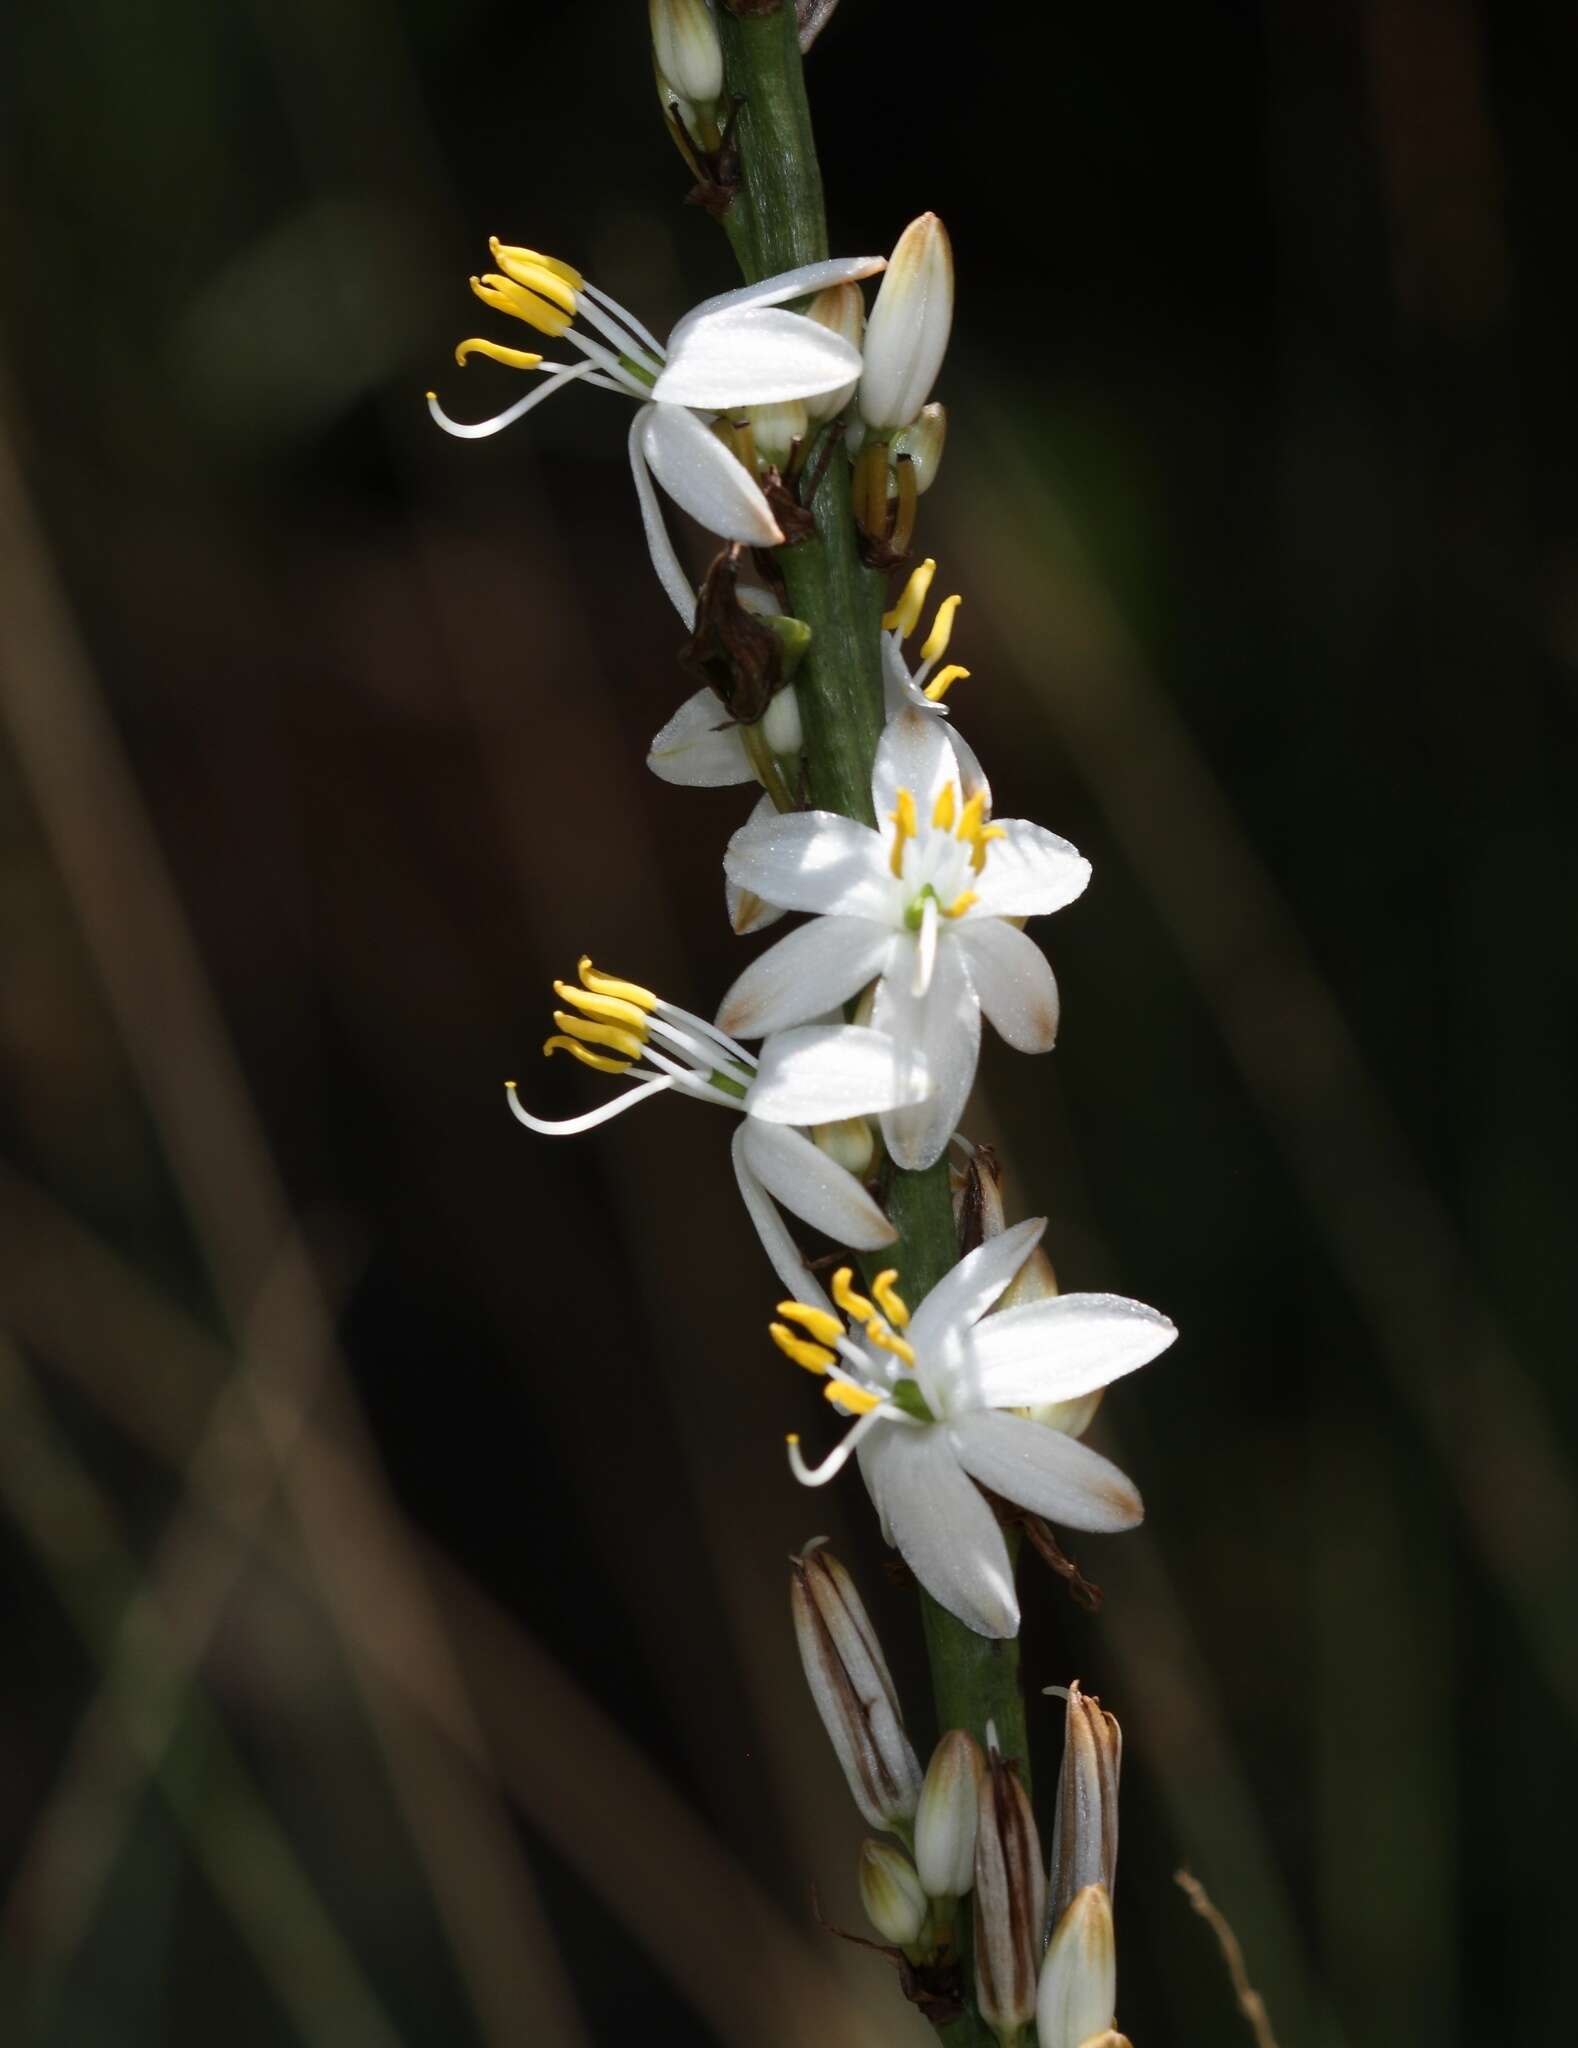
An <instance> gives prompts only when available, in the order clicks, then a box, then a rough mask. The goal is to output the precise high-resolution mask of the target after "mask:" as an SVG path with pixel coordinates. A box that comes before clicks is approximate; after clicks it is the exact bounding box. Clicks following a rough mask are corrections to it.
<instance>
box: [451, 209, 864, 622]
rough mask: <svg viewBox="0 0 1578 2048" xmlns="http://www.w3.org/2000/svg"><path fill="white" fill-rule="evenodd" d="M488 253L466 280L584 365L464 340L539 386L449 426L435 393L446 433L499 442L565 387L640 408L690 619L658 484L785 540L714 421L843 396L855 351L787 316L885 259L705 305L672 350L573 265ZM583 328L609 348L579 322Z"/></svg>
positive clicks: (646, 464) (744, 526)
mask: <svg viewBox="0 0 1578 2048" xmlns="http://www.w3.org/2000/svg"><path fill="white" fill-rule="evenodd" d="M488 246H489V248H490V249H491V250H492V252H493V259H494V261H495V262H496V263H497V264H498V266H499V268H498V270H497V271H496V272H490V273H489V274H488V275H486V276H484V277H474V278H473V279H472V280H471V289H472V290H473V291H474V292H475V293H476V295H477V297H478V298H479V299H481V301H482V302H483V304H484V305H486V306H493V307H495V308H496V309H497V310H498V311H499V312H501V313H508V314H510V315H511V316H512V317H513V318H515V319H517V320H521V321H524V322H525V323H526V325H527V326H528V327H532V328H535V329H536V330H537V332H538V333H540V334H546V335H550V336H552V337H553V338H554V339H556V340H558V339H562V340H563V341H565V342H566V343H567V344H568V345H569V346H570V347H572V348H575V349H578V350H579V351H580V353H581V355H582V356H583V357H584V359H585V360H584V361H582V362H579V363H545V362H544V360H543V358H542V357H541V356H540V355H538V354H536V353H535V352H534V351H532V350H529V349H517V348H508V347H505V346H504V345H503V344H502V343H499V342H494V341H485V340H471V341H463V342H462V343H461V344H460V346H459V347H458V348H457V349H456V351H455V359H456V361H457V362H459V363H462V364H463V363H464V362H465V361H466V358H467V357H468V356H472V355H484V356H491V357H492V358H493V359H494V361H495V362H501V363H507V364H509V365H511V367H513V368H515V369H518V370H543V371H545V373H546V374H545V377H544V381H543V383H542V384H541V385H540V386H539V387H538V388H537V389H536V390H535V391H533V392H531V393H530V394H529V395H528V396H527V397H525V398H522V399H517V400H516V402H515V404H514V405H511V406H507V407H506V408H505V410H504V411H503V412H501V413H497V414H495V416H494V417H493V418H492V419H487V420H481V421H478V422H477V423H476V424H475V425H474V426H467V425H463V424H462V423H460V422H459V421H456V420H452V419H451V418H450V417H449V415H448V414H447V413H446V412H445V411H444V410H443V408H442V407H441V406H440V405H439V403H438V400H437V398H436V397H435V396H434V394H433V393H432V392H429V393H428V397H427V402H428V409H429V411H430V412H431V413H432V415H433V417H434V419H435V420H436V421H437V422H438V424H439V425H440V426H441V427H442V428H443V429H444V431H445V432H446V433H449V434H455V435H458V436H459V437H460V438H461V439H462V440H469V441H475V440H480V439H482V438H483V437H484V436H486V435H488V434H496V433H498V432H499V430H500V429H501V428H503V427H507V426H509V425H510V423H511V422H512V421H514V420H517V419H519V418H520V417H521V415H522V414H523V413H527V412H530V411H531V409H532V407H533V406H534V405H540V404H541V403H542V401H543V400H544V399H545V398H551V397H552V396H553V394H554V393H555V392H556V391H558V390H559V389H560V388H561V387H562V386H563V385H565V384H569V383H577V382H579V383H586V384H591V385H594V386H596V388H597V389H598V390H600V391H614V392H618V393H620V394H621V395H623V396H625V397H627V398H634V399H636V400H637V401H638V402H639V405H640V409H639V411H638V412H637V413H636V416H635V418H634V419H633V420H632V421H631V423H630V466H631V471H632V473H633V475H634V477H635V485H636V495H637V497H638V498H639V500H640V504H641V517H642V522H643V524H644V526H645V528H646V537H647V545H648V547H649V549H650V550H651V554H652V565H653V567H654V568H655V569H656V571H657V573H658V579H659V581H660V582H661V583H662V585H663V588H664V590H665V591H666V592H667V593H668V595H669V597H670V598H671V600H672V601H673V603H674V606H675V608H676V610H677V611H678V612H679V614H680V616H681V617H682V618H683V619H684V621H685V623H686V624H687V625H692V624H694V622H695V615H696V597H695V592H694V591H693V590H692V589H691V587H690V582H689V579H688V578H687V577H686V575H685V572H684V570H683V568H682V567H681V566H680V561H679V557H678V556H677V555H676V554H675V552H674V548H673V544H672V542H671V541H670V540H669V537H668V531H667V529H666V527H665V526H664V524H663V515H662V513H661V511H660V510H659V508H658V502H657V495H656V493H655V492H654V491H653V488H652V478H653V477H654V476H655V477H656V478H657V480H658V482H659V483H660V484H661V485H662V486H663V488H664V490H666V491H667V492H668V494H669V496H670V497H671V498H673V500H674V501H675V503H676V504H677V505H680V506H681V507H683V509H684V510H685V511H687V512H688V513H690V515H691V517H692V518H694V519H696V520H697V521H699V522H700V524H701V525H702V526H704V527H706V528H707V529H708V530H709V532H712V533H716V534H719V535H721V536H722V537H723V538H724V539H726V540H738V541H743V542H746V543H747V544H748V545H750V546H753V547H776V546H778V545H779V544H780V543H781V542H782V540H783V534H782V532H781V531H780V530H779V526H778V522H777V520H776V519H775V518H774V517H773V514H772V509H771V507H770V506H769V505H768V503H767V500H766V498H765V497H764V496H763V495H762V492H761V490H760V488H759V486H758V485H757V482H756V479H755V477H753V476H752V475H751V474H750V472H749V471H748V470H747V469H746V468H745V467H744V466H743V464H741V463H740V462H739V461H738V460H736V458H735V456H734V455H733V454H732V453H731V452H730V450H729V449H727V448H726V447H725V446H724V445H723V443H722V442H721V441H720V440H719V439H718V438H717V436H716V435H715V434H713V433H712V431H711V429H710V426H709V425H708V421H709V420H710V418H711V417H712V416H713V415H714V414H715V413H717V412H719V411H732V410H734V409H735V408H737V407H741V406H750V405H774V404H778V403H780V402H782V401H785V400H790V399H802V398H808V397H814V396H817V395H819V394H820V393H822V392H824V391H834V390H837V389H838V388H839V387H840V386H842V385H844V384H847V383H848V381H849V379H850V378H851V376H854V375H857V374H858V373H859V369H860V352H859V350H858V349H855V348H853V347H851V346H850V344H849V343H848V342H847V341H845V340H844V339H843V338H842V337H841V336H840V335H838V334H835V333H833V332H831V331H830V330H829V329H828V328H826V327H823V326H821V325H819V324H818V323H817V322H816V321H814V320H808V319H806V318H805V317H804V316H803V315H801V314H799V313H786V312H783V311H782V310H780V309H781V307H782V304H783V301H784V300H786V299H798V298H803V297H805V296H806V295H807V294H809V293H813V292H819V291H821V290H823V289H824V288H825V287H827V286H829V285H835V284H845V283H851V282H853V281H854V280H856V279H859V278H862V277H871V276H873V275H874V274H875V273H876V272H877V271H879V270H881V269H882V267H883V263H884V259H883V258H882V257H880V256H853V257H846V258H836V259H834V260H833V261H831V262H826V263H807V264H803V265H802V266H801V267H800V268H799V269H798V270H786V271H781V272H780V273H779V274H778V275H777V276H776V277H768V278H764V279H763V280H762V281H761V283H760V284H751V285H742V286H740V287H739V288H738V289H737V290H735V291H730V292H722V293H720V294H719V295H718V296H717V297H716V298H711V299H704V300H703V301H702V303H701V304H700V305H699V306H696V307H694V308H693V309H692V310H691V311H690V312H689V313H687V314H686V315H685V317H684V319H683V320H681V321H680V322H679V324H678V326H677V327H676V328H675V329H674V331H673V333H672V334H670V336H669V338H668V343H667V346H666V347H665V346H664V344H662V343H660V342H659V341H657V340H656V339H655V337H654V336H653V335H652V334H651V333H650V332H649V331H648V330H647V329H646V328H645V327H643V326H642V324H641V322H640V321H639V320H638V319H637V318H636V317H635V315H634V314H633V313H630V312H627V311H626V309H625V308H624V307H623V306H621V305H620V304H619V302H618V301H617V300H616V299H612V298H610V297H609V296H608V294H607V293H606V292H602V291H599V290H598V288H597V287H596V285H593V284H589V283H588V282H587V280H586V279H585V278H584V277H583V276H582V275H581V273H580V272H579V271H578V270H576V269H574V268H573V267H572V266H571V265H570V264H568V263H561V262H559V261H558V260H557V259H556V258H555V257H552V256H543V255H541V254H539V253H538V251H536V250H535V249H524V248H518V247H513V246H511V245H509V244H507V243H504V242H501V241H499V239H498V238H497V236H495V237H494V238H493V240H492V241H491V242H490V243H489V245H488ZM577 319H579V320H580V321H582V322H583V323H584V324H585V326H587V327H589V328H591V329H592V331H593V333H594V334H596V335H599V336H601V337H602V338H601V340H593V339H592V337H591V335H588V334H583V333H581V332H580V331H579V330H578V329H577V328H576V327H574V326H572V324H571V323H572V321H574V320H577Z"/></svg>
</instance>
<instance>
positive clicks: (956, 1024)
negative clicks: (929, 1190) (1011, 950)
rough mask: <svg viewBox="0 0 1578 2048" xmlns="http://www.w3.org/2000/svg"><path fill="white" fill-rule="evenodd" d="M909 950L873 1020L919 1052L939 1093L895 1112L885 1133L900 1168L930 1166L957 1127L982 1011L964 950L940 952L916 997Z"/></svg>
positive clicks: (883, 989)
mask: <svg viewBox="0 0 1578 2048" xmlns="http://www.w3.org/2000/svg"><path fill="white" fill-rule="evenodd" d="M907 950H908V949H907V948H906V949H905V953H902V954H901V955H900V957H899V960H898V963H897V965H898V972H896V973H889V974H885V975H884V976H883V978H882V982H881V985H880V987H879V988H878V990H877V999H876V1002H875V1004H874V1005H873V1006H872V1013H871V1021H872V1023H873V1024H874V1025H875V1026H876V1027H877V1029H878V1030H879V1031H887V1032H890V1033H891V1034H892V1036H893V1037H894V1038H896V1039H897V1040H898V1041H899V1044H900V1045H901V1046H903V1047H904V1048H905V1049H906V1050H907V1051H908V1050H914V1051H917V1052H918V1053H919V1054H920V1057H921V1059H922V1060H923V1061H924V1062H925V1064H926V1070H927V1072H928V1073H929V1074H930V1075H931V1080H932V1088H933V1090H934V1091H935V1092H934V1093H933V1094H932V1096H931V1098H930V1100H929V1101H926V1102H923V1103H920V1104H918V1105H917V1106H916V1107H915V1108H914V1109H894V1110H889V1111H888V1112H887V1113H886V1115H884V1117H883V1119H882V1135H883V1137H884V1138H885V1139H886V1140H887V1145H888V1150H889V1151H890V1152H891V1153H892V1154H893V1157H894V1159H895V1160H896V1161H897V1162H898V1164H899V1165H900V1166H904V1167H909V1168H911V1169H912V1170H913V1169H917V1168H919V1167H923V1166H930V1165H931V1163H932V1161H933V1160H935V1159H939V1158H940V1157H941V1156H942V1152H943V1148H944V1147H945V1146H946V1145H947V1143H948V1140H949V1139H950V1138H951V1137H952V1136H953V1134H954V1132H955V1130H956V1129H957V1128H958V1124H959V1118H960V1116H961V1115H962V1114H963V1112H964V1105H965V1102H966V1100H967V1099H968V1097H969V1093H970V1084H971V1082H972V1081H974V1079H975V1063H976V1060H977V1058H978V1057H979V1055H980V1050H981V1006H980V1003H979V1002H978V1001H977V1000H976V994H975V988H974V985H973V984H972V983H971V980H970V976H969V973H968V970H967V969H966V967H965V964H964V956H963V955H962V954H961V953H960V951H959V949H958V947H957V946H955V945H952V944H946V945H941V946H939V947H938V948H937V965H936V969H935V971H934V973H933V975H932V979H931V987H930V988H929V989H928V990H927V991H926V994H925V995H924V996H916V995H913V994H912V993H911V992H910V986H909V971H910V961H909V959H908V958H907V957H906V955H907Z"/></svg>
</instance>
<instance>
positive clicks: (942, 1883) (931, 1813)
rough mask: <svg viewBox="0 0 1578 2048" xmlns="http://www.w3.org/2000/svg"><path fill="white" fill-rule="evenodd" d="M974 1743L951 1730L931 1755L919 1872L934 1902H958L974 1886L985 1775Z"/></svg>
mask: <svg viewBox="0 0 1578 2048" xmlns="http://www.w3.org/2000/svg"><path fill="white" fill-rule="evenodd" d="M985 1768H986V1765H985V1761H984V1759H983V1758H982V1756H981V1752H980V1749H979V1747H978V1746H977V1744H976V1741H975V1738H974V1736H973V1735H971V1734H970V1733H969V1732H968V1731H967V1730H966V1729H963V1728H951V1729H950V1730H949V1731H948V1733H947V1734H946V1735H945V1736H944V1737H943V1738H942V1740H941V1742H939V1743H938V1745H937V1747H936V1748H935V1749H934V1750H933V1751H932V1758H931V1762H930V1763H929V1764H928V1765H927V1766H926V1781H925V1783H924V1784H923V1785H922V1786H921V1795H920V1805H919V1806H918V1807H917V1808H916V1809H915V1867H916V1869H917V1870H918V1871H919V1872H920V1881H921V1883H922V1885H923V1886H924V1887H925V1889H926V1891H927V1893H928V1894H929V1895H930V1896H931V1897H932V1898H934V1899H960V1898H963V1896H964V1895H965V1893H966V1892H967V1891H968V1890H969V1889H970V1887H971V1886H972V1885H973V1884H974V1882H975V1834H976V1823H977V1820H978V1817H979V1814H980V1804H981V1795H980V1782H981V1773H982V1772H983V1771H984V1770H985Z"/></svg>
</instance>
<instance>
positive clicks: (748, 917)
mask: <svg viewBox="0 0 1578 2048" xmlns="http://www.w3.org/2000/svg"><path fill="white" fill-rule="evenodd" d="M746 594H747V593H746V592H744V591H741V593H740V596H741V598H742V599H743V598H744V597H745V596H746ZM742 744H743V743H742ZM777 815H778V806H777V805H776V804H775V803H774V802H773V800H772V798H771V797H770V796H769V795H768V794H767V792H766V791H765V790H763V792H762V794H761V795H760V796H759V797H758V798H757V799H756V802H755V804H754V806H753V807H752V810H751V815H750V816H749V817H748V818H747V819H746V821H745V822H746V824H747V825H760V824H762V823H764V822H765V821H766V820H767V819H768V818H776V817H777ZM723 900H724V904H725V906H726V907H727V909H728V913H729V929H730V930H731V931H733V932H738V933H739V934H740V935H741V936H742V937H743V936H744V935H745V934H746V933H747V932H761V931H765V930H766V929H767V927H768V926H769V925H770V924H776V923H777V922H778V920H779V918H781V917H782V916H783V912H782V910H780V909H779V907H778V905H777V904H776V903H764V902H763V901H762V899H761V897H760V896H758V895H756V893H755V892H754V891H753V890H750V889H742V888H741V887H740V886H739V884H738V883H737V882H731V881H730V880H729V878H728V876H727V875H725V876H724V878H723Z"/></svg>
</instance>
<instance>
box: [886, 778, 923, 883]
mask: <svg viewBox="0 0 1578 2048" xmlns="http://www.w3.org/2000/svg"><path fill="white" fill-rule="evenodd" d="M888 816H889V817H890V818H891V819H892V820H893V851H892V853H891V854H890V855H889V857H888V865H889V866H890V867H891V868H892V870H893V872H894V874H895V876H898V875H902V874H903V872H904V843H905V841H906V840H908V839H913V838H914V837H915V834H916V831H917V830H918V829H919V828H918V823H917V820H916V816H915V799H914V797H913V796H911V794H910V792H909V791H908V790H907V789H901V790H900V791H899V794H898V801H897V803H896V804H895V805H894V807H893V809H892V810H891V811H889V813H888Z"/></svg>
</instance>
